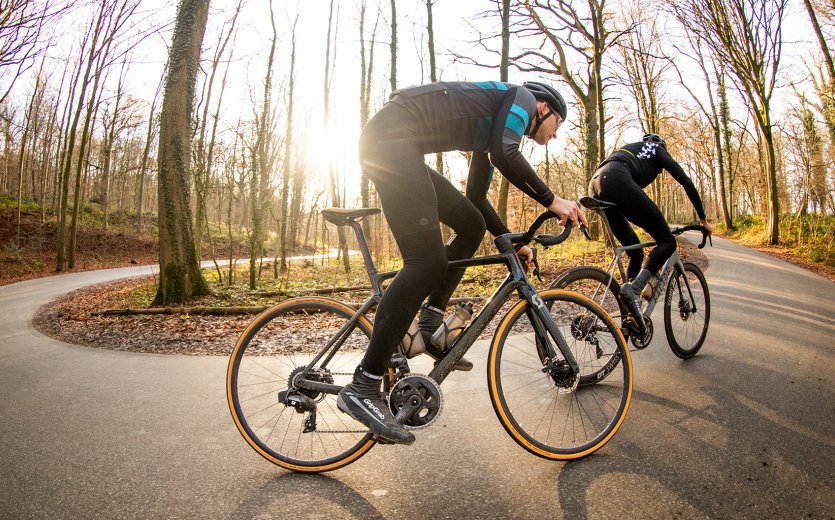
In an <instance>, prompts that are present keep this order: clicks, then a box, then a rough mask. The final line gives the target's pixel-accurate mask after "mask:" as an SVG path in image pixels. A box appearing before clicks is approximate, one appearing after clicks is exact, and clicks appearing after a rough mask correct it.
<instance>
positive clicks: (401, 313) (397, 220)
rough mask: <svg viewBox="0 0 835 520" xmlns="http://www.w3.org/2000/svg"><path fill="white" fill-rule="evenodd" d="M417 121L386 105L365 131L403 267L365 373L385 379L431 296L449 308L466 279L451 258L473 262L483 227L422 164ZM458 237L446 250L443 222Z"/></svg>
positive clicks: (366, 152)
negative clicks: (449, 265)
mask: <svg viewBox="0 0 835 520" xmlns="http://www.w3.org/2000/svg"><path fill="white" fill-rule="evenodd" d="M416 133H417V132H416V131H415V123H414V120H413V119H412V117H411V115H409V114H408V112H406V111H405V110H404V109H402V108H401V107H399V106H397V105H393V104H391V103H390V104H388V105H386V106H385V107H384V108H383V110H381V111H380V112H378V113H377V115H375V116H374V117H373V118H372V119H371V120H370V121H369V122H368V124H367V125H366V127H365V128H364V129H363V133H362V136H361V138H360V161H361V163H362V168H363V172H364V173H365V174H366V175H368V177H369V178H370V179H371V181H372V182H374V186H375V188H376V189H377V193H378V194H379V196H380V202H381V205H382V207H383V212H384V213H385V216H386V220H387V221H388V224H389V227H390V228H391V231H392V234H393V235H394V238H395V240H396V241H397V245H398V247H399V248H400V254H401V255H402V256H403V268H402V269H401V270H400V272H399V273H398V274H397V276H395V277H394V279H393V280H392V282H391V283H390V284H389V286H388V288H387V289H386V292H385V294H384V295H383V298H382V300H380V303H379V304H378V305H377V312H376V313H375V316H374V332H373V333H372V335H371V342H370V344H369V346H368V352H366V354H365V357H364V358H363V360H362V368H363V370H365V371H366V372H369V373H371V374H375V375H381V374H383V373H384V372H385V371H386V369H387V368H388V365H389V359H390V358H391V355H392V354H393V353H394V350H395V349H396V348H397V344H398V343H399V342H400V340H401V339H403V336H404V335H405V334H406V330H407V329H408V328H409V324H410V323H411V321H412V319H414V317H415V315H416V314H417V312H418V310H419V309H420V305H421V303H422V302H423V300H424V299H426V297H427V296H429V300H428V303H429V304H430V305H432V306H434V307H438V308H441V309H443V308H445V307H446V304H447V302H448V301H449V298H450V297H451V296H452V293H453V292H454V291H455V288H456V287H457V286H458V283H459V282H460V281H461V277H462V276H463V275H464V270H463V269H453V270H447V262H448V261H449V260H460V259H464V258H470V257H471V256H472V255H473V253H475V251H476V250H477V249H478V246H479V244H480V243H481V239H482V237H483V236H484V232H485V229H486V226H485V223H484V218H483V217H482V216H481V213H480V212H479V211H478V209H477V208H476V207H475V205H473V203H472V202H470V201H469V200H468V199H467V198H466V197H464V196H463V195H462V194H461V192H460V191H458V190H457V189H456V188H455V187H454V186H453V185H452V184H451V183H450V182H449V181H448V180H447V179H445V178H444V177H443V176H442V175H440V174H439V173H438V172H436V171H434V170H433V169H432V168H429V167H428V166H427V165H426V164H425V163H424V161H423V153H422V151H421V149H420V147H419V138H418V137H417V135H416ZM441 222H443V223H444V224H446V225H448V226H449V227H451V228H452V229H453V230H454V231H455V233H456V234H455V237H454V238H453V239H452V240H451V241H450V243H449V244H448V245H446V246H445V245H444V243H443V239H442V237H441V228H440V223H441Z"/></svg>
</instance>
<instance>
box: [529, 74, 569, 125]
mask: <svg viewBox="0 0 835 520" xmlns="http://www.w3.org/2000/svg"><path fill="white" fill-rule="evenodd" d="M522 86H523V87H525V88H526V89H528V90H530V91H531V94H533V97H535V98H536V100H537V101H544V102H546V103H548V106H549V107H551V110H553V111H554V112H556V113H557V115H558V116H560V119H562V120H563V121H565V117H566V116H567V115H568V108H567V107H566V105H565V100H564V99H563V98H562V95H560V93H559V92H557V89H555V88H554V87H552V86H550V85H546V84H545V83H540V82H538V81H526V82H525V83H524V84H523V85H522Z"/></svg>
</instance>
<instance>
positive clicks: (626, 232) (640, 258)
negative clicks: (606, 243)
mask: <svg viewBox="0 0 835 520" xmlns="http://www.w3.org/2000/svg"><path fill="white" fill-rule="evenodd" d="M603 211H604V213H606V218H607V219H608V220H609V227H610V228H611V229H612V234H613V235H615V238H616V239H618V242H620V243H621V245H624V246H631V245H635V244H637V243H639V242H640V239H638V235H637V234H635V230H634V229H632V226H630V225H629V221H627V219H626V217H625V216H624V215H623V213H622V212H621V211H620V210H619V209H618V208H607V209H605V210H603ZM626 254H627V256H629V265H628V266H627V268H626V278H627V280H624V282H628V281H629V280H632V279H633V278H635V276H637V275H638V272H639V271H640V270H641V265H643V263H644V250H643V249H632V250H630V251H627V252H626Z"/></svg>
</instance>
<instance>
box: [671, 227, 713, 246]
mask: <svg viewBox="0 0 835 520" xmlns="http://www.w3.org/2000/svg"><path fill="white" fill-rule="evenodd" d="M685 231H699V232H701V234H702V243H701V244H699V245H698V248H699V249H702V248H703V247H705V243H706V242H707V241H708V240H710V247H713V239H712V238H711V237H710V235H709V234H708V233H707V228H705V227H704V226H700V225H698V224H693V225H690V226H682V227H678V228H675V229H671V230H670V232H671V233H672V234H674V235H680V234H682V233H684V232H685Z"/></svg>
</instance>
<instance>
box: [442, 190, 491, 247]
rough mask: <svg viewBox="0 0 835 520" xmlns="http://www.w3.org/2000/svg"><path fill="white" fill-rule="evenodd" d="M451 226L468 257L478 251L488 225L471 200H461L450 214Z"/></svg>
mask: <svg viewBox="0 0 835 520" xmlns="http://www.w3.org/2000/svg"><path fill="white" fill-rule="evenodd" d="M450 218H451V222H450V224H451V226H452V228H453V229H454V230H455V234H456V240H460V243H461V245H462V248H463V249H467V251H464V253H465V254H466V255H471V254H473V253H474V252H475V251H476V249H478V246H479V244H480V243H481V239H482V238H484V233H485V232H486V231H487V224H486V223H485V221H484V216H483V215H482V214H481V212H480V211H479V210H478V208H477V207H475V205H474V204H473V203H472V202H470V201H469V199H465V198H463V197H462V198H461V201H460V202H459V203H458V204H456V205H455V208H453V210H452V211H451V212H450Z"/></svg>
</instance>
